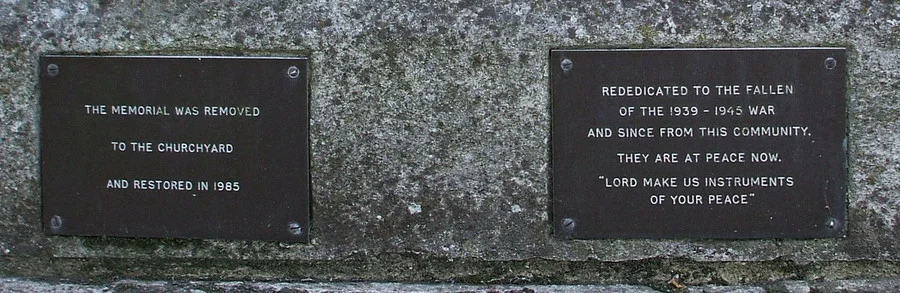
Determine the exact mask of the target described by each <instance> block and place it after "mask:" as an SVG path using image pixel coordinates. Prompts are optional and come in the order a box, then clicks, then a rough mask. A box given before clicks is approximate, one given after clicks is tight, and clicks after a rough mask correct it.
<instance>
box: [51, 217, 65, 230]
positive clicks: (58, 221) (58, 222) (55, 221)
mask: <svg viewBox="0 0 900 293" xmlns="http://www.w3.org/2000/svg"><path fill="white" fill-rule="evenodd" d="M62 225H63V222H62V218H60V217H59V216H57V215H54V216H53V217H52V218H50V229H52V230H54V231H55V230H59V229H60V228H62Z"/></svg>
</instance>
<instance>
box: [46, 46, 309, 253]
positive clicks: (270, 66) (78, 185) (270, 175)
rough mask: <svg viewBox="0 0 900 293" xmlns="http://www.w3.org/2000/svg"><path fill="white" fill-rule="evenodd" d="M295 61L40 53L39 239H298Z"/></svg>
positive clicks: (299, 106) (303, 208)
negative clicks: (41, 231)
mask: <svg viewBox="0 0 900 293" xmlns="http://www.w3.org/2000/svg"><path fill="white" fill-rule="evenodd" d="M308 77H309V75H308V69H307V59H306V58H255V57H205V56H204V57H200V56H197V57H156V56H115V57H114V56H43V57H42V58H41V61H40V84H41V122H40V125H41V143H40V144H41V186H42V189H43V190H42V193H43V221H44V231H45V232H46V233H47V234H51V235H102V236H123V237H159V238H219V239H258V240H276V241H288V242H306V241H308V239H309V192H310V188H309V144H308V136H309V134H308V132H309V130H308V128H309V117H308V116H309V111H308V108H309V106H308Z"/></svg>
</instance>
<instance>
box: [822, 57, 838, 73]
mask: <svg viewBox="0 0 900 293" xmlns="http://www.w3.org/2000/svg"><path fill="white" fill-rule="evenodd" d="M835 67H837V60H834V58H831V57H828V58H825V68H826V69H828V70H831V69H834V68H835Z"/></svg>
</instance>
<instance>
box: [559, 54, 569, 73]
mask: <svg viewBox="0 0 900 293" xmlns="http://www.w3.org/2000/svg"><path fill="white" fill-rule="evenodd" d="M559 67H560V68H562V70H563V72H564V73H569V71H572V60H569V58H563V60H562V61H561V62H559Z"/></svg>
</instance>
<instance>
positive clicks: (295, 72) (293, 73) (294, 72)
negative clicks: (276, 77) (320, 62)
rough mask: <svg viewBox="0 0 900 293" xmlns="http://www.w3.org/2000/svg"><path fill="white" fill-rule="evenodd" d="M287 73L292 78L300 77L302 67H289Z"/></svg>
mask: <svg viewBox="0 0 900 293" xmlns="http://www.w3.org/2000/svg"><path fill="white" fill-rule="evenodd" d="M287 75H288V77H290V78H297V77H300V68H297V66H291V67H288V70H287Z"/></svg>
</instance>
